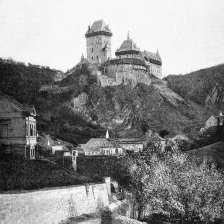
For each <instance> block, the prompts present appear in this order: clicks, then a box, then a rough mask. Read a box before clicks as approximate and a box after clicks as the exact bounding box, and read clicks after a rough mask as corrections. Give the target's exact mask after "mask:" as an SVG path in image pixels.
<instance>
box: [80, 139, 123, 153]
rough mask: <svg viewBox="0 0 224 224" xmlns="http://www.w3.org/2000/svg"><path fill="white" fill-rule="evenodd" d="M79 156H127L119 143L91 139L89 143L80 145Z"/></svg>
mask: <svg viewBox="0 0 224 224" xmlns="http://www.w3.org/2000/svg"><path fill="white" fill-rule="evenodd" d="M76 151H77V155H78V156H100V155H101V156H111V155H113V156H116V155H123V154H125V149H123V148H122V147H121V146H120V145H119V144H118V143H116V142H115V141H113V140H108V139H106V138H91V139H90V140H89V141H88V142H87V143H85V144H80V145H78V146H77V148H76Z"/></svg>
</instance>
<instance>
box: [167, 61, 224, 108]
mask: <svg viewBox="0 0 224 224" xmlns="http://www.w3.org/2000/svg"><path fill="white" fill-rule="evenodd" d="M164 79H165V80H166V81H167V82H168V87H169V88H170V89H172V90H173V91H175V92H176V93H178V94H179V95H180V96H182V97H183V98H185V99H190V100H193V101H194V102H196V103H199V104H201V105H204V104H205V100H206V98H207V96H208V95H209V94H210V93H211V91H212V90H213V88H214V87H215V85H216V84H218V85H219V86H220V87H221V88H224V64H220V65H217V66H213V67H210V68H205V69H201V70H198V71H194V72H191V73H189V74H186V75H169V76H167V77H166V78H164Z"/></svg>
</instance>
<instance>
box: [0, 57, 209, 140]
mask: <svg viewBox="0 0 224 224" xmlns="http://www.w3.org/2000/svg"><path fill="white" fill-rule="evenodd" d="M7 63H8V62H7ZM7 63H5V62H4V63H2V62H0V67H1V66H2V72H3V73H4V79H1V80H0V87H1V88H4V91H5V92H6V93H8V94H10V95H12V96H14V97H15V98H16V99H17V100H20V101H22V102H25V103H29V104H34V105H35V106H36V108H37V113H38V130H39V131H43V132H48V133H52V134H54V135H56V136H57V137H59V138H61V139H64V140H66V141H69V142H72V143H75V144H76V143H82V142H85V141H86V140H87V139H89V138H90V137H100V136H104V135H105V132H106V129H110V130H111V131H110V134H111V135H112V136H117V137H118V136H119V137H137V136H142V135H144V134H145V131H146V130H147V129H154V130H155V131H157V132H159V131H161V130H164V129H166V130H167V131H169V133H170V134H172V135H175V134H179V133H184V134H187V135H189V136H190V135H194V133H195V132H196V131H197V129H199V128H200V127H202V126H203V123H204V121H205V115H204V110H203V108H202V107H201V106H199V105H198V104H197V103H195V102H194V101H192V100H189V99H188V98H185V97H184V96H183V94H182V93H180V95H178V94H177V93H175V91H173V90H171V89H170V88H168V87H167V86H166V83H165V82H163V81H161V80H159V79H156V78H155V77H152V83H151V84H150V85H145V84H137V85H136V86H135V87H132V86H131V85H118V86H107V87H102V86H100V85H99V82H98V79H97V73H98V69H100V68H98V67H97V66H93V65H91V64H89V63H88V62H87V61H82V62H81V63H79V64H77V65H76V66H75V67H74V68H72V69H70V70H69V71H68V72H67V73H65V74H62V73H60V77H62V78H57V77H58V76H57V74H58V72H59V71H56V70H52V69H49V68H37V67H35V69H34V70H33V72H30V71H31V68H32V66H30V65H29V66H26V65H24V64H23V65H20V67H18V65H17V63H8V64H7ZM21 68H22V69H21ZM46 69H47V70H46ZM6 71H7V72H6ZM0 74H1V73H0ZM24 74H28V75H27V76H25V75H24ZM55 76H56V78H55ZM9 77H10V78H9ZM27 77H28V78H27ZM42 77H44V78H45V79H42ZM168 84H169V86H170V83H169V82H168ZM171 87H172V85H171Z"/></svg>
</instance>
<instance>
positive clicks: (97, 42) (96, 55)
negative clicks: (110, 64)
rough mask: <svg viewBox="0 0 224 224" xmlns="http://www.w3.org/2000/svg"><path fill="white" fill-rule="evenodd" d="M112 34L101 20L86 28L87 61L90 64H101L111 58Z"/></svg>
mask: <svg viewBox="0 0 224 224" xmlns="http://www.w3.org/2000/svg"><path fill="white" fill-rule="evenodd" d="M111 36H112V32H111V30H110V29H109V27H108V25H106V24H105V23H104V21H103V20H98V21H95V22H94V23H93V25H92V26H91V27H90V26H89V27H88V30H87V32H86V34H85V37H86V46H87V60H88V61H89V62H90V63H99V62H100V63H101V62H105V61H107V60H108V58H111Z"/></svg>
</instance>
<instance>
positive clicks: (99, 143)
mask: <svg viewBox="0 0 224 224" xmlns="http://www.w3.org/2000/svg"><path fill="white" fill-rule="evenodd" d="M118 146H119V144H115V142H114V141H108V140H107V139H105V138H91V139H90V140H89V141H88V142H87V143H86V144H82V145H80V147H81V148H82V149H83V150H84V151H85V152H96V151H99V150H100V148H108V147H114V148H118ZM119 148H121V147H120V146H119Z"/></svg>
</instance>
